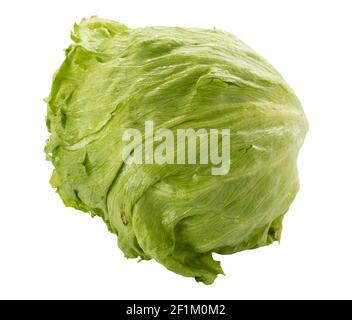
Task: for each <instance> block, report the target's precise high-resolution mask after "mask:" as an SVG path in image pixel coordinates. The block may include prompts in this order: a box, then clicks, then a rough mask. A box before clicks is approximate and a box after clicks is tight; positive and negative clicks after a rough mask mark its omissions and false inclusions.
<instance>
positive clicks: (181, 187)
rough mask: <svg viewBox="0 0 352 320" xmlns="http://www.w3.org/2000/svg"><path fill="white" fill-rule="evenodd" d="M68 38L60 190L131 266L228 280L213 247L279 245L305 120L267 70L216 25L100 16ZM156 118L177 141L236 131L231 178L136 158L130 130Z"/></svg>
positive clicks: (57, 135)
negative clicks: (131, 159)
mask: <svg viewBox="0 0 352 320" xmlns="http://www.w3.org/2000/svg"><path fill="white" fill-rule="evenodd" d="M71 38H72V40H73V44H71V45H70V46H69V47H68V49H66V52H65V54H66V58H65V60H64V62H63V64H62V65H61V67H60V68H59V69H58V71H57V72H56V74H55V76H54V79H53V83H52V88H51V93H50V96H49V97H48V98H47V100H46V101H47V104H48V111H47V118H46V123H47V127H48V130H49V132H50V133H51V135H50V138H49V139H48V141H47V144H46V154H47V157H48V159H49V160H50V161H51V162H52V163H53V165H54V167H55V169H54V171H53V175H52V178H51V184H52V186H53V187H55V188H56V189H57V192H58V193H59V195H60V196H61V198H62V200H63V202H64V204H65V205H66V206H70V207H74V208H77V209H79V210H82V211H85V212H89V213H91V214H92V215H93V216H99V217H101V218H102V219H103V220H104V221H105V223H106V224H107V226H108V229H109V230H110V231H111V232H113V233H114V234H116V235H118V246H119V247H120V249H121V250H122V251H123V253H124V255H125V256H126V257H127V258H137V257H139V258H141V259H145V260H148V259H155V260H156V261H158V262H159V263H160V264H162V265H164V266H165V267H166V268H168V269H169V270H171V271H173V272H176V273H178V274H180V275H183V276H187V277H194V278H195V279H196V280H197V281H202V282H204V283H206V284H211V283H213V281H214V279H215V278H216V276H217V274H221V273H223V271H222V269H221V267H220V263H219V262H218V261H215V260H214V259H213V257H212V253H219V254H232V253H235V252H238V251H242V250H247V249H254V248H258V247H261V246H265V245H268V244H271V243H272V242H274V241H278V240H279V239H280V235H281V229H282V220H283V217H284V214H285V213H286V212H287V210H288V208H289V206H290V204H291V203H292V201H293V199H294V197H295V195H296V193H297V191H298V188H299V182H298V176H297V167H296V161H297V155H298V152H299V149H300V147H301V145H302V143H303V140H304V137H305V134H306V131H307V127H308V125H307V120H306V117H305V115H304V112H303V110H302V107H301V104H300V102H299V100H298V99H297V97H296V96H295V94H294V92H293V91H292V89H291V88H290V87H289V86H288V85H287V84H286V82H285V81H284V80H283V78H282V77H281V75H280V74H279V73H278V72H277V71H276V70H275V69H274V68H273V67H272V66H271V65H270V64H268V62H266V61H265V60H264V59H263V58H261V57H260V56H259V55H258V54H256V53H255V52H254V51H253V50H252V49H251V48H249V47H248V46H247V45H246V44H244V43H243V42H242V41H240V40H239V39H237V38H236V37H235V36H233V35H232V34H230V33H227V32H223V31H219V30H216V29H210V30H206V29H195V28H194V29H185V28H177V27H147V28H138V29H131V28H128V27H126V26H125V25H123V24H121V23H118V22H114V21H110V20H104V19H100V18H98V17H92V18H90V19H83V20H82V21H81V23H80V24H79V25H75V26H74V29H73V32H72V36H71ZM146 121H153V123H154V128H155V130H156V129H161V128H163V129H168V130H169V131H171V132H174V133H175V134H176V131H177V130H179V129H186V128H193V129H194V130H198V129H201V128H204V129H207V130H208V129H209V130H210V129H211V128H218V129H229V130H230V147H231V149H230V150H231V152H230V158H229V160H230V162H229V164H230V166H229V169H228V171H227V172H226V174H221V175H213V174H212V173H211V170H210V167H211V166H212V164H206V163H199V161H198V162H196V163H185V164H178V163H170V162H166V163H161V164H160V163H159V164H156V163H139V164H137V163H126V161H125V159H124V157H123V149H124V147H125V145H126V143H125V142H124V141H123V139H122V137H123V134H124V132H125V131H126V130H127V129H128V128H135V129H138V130H140V132H142V140H143V141H146V140H147V137H146V135H145V134H144V133H145V131H144V128H145V122H146ZM153 143H154V142H153ZM155 143H156V142H155ZM159 143H160V142H159ZM136 148H137V146H136ZM175 149H176V145H175ZM168 150H169V149H168ZM172 151H173V150H172ZM133 152H134V150H132V152H131V154H132V153H133ZM167 152H168V151H167ZM209 152H211V151H210V150H209ZM141 267H142V266H141Z"/></svg>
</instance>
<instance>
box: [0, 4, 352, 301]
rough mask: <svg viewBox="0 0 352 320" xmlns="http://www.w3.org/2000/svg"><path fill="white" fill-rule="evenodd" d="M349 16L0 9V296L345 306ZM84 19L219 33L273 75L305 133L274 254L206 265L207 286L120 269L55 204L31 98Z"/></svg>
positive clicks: (350, 227) (300, 10) (350, 239)
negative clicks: (282, 82) (211, 277)
mask: <svg viewBox="0 0 352 320" xmlns="http://www.w3.org/2000/svg"><path fill="white" fill-rule="evenodd" d="M351 14H352V2H351V1H349V0H346V1H342V0H334V1H322V0H319V1H314V0H311V1H306V0H304V1H299V0H294V1H290V0H289V1H280V0H276V1H274V0H266V1H262V0H257V1H254V0H246V1H221V0H217V1H205V0H203V1H190V0H187V1H181V0H177V1H162V0H160V1H152V0H150V1H133V0H128V1H116V0H113V1H108V0H99V1H89V0H74V1H72V0H70V1H67V0H60V1H44V0H43V1H40V0H33V1H25V0H23V1H18V0H12V1H2V2H1V4H0V34H1V38H0V40H1V42H0V85H1V86H0V88H1V94H0V97H1V107H0V114H1V117H0V122H1V126H0V133H1V146H0V147H1V149H0V150H1V157H0V172H1V176H0V199H1V204H0V206H1V207H0V298H49V299H50V298H98V299H100V298H108V299H110V298H111V299H147V298H149V299H158V298H159V299H177V298H182V299H197V298H198V299H222V298H224V299H246V298H254V299H261V298H264V299H285V298H303V299H305V298H350V299H351V298H352V289H351V288H352V272H351V270H352V256H351V254H352V249H351V246H352V208H351V198H352V187H351V180H352V173H351V172H352V170H351V164H352V152H351V147H352V144H351V138H352V124H351V123H352V99H351V94H352V80H351V79H352V62H351V60H352V41H351V39H352V36H351V33H352V19H351ZM91 15H98V16H100V17H102V18H109V19H114V20H118V21H120V22H123V23H125V24H127V25H128V26H130V27H144V26H150V25H177V26H185V27H188V26H194V27H205V28H212V27H216V28H219V29H224V30H226V31H230V32H232V33H234V34H235V35H237V36H238V37H239V38H241V39H242V40H244V41H245V42H246V43H247V44H249V45H250V46H251V47H252V48H254V49H255V50H256V51H257V52H258V53H259V54H261V55H262V56H264V57H265V58H266V59H267V60H268V61H269V62H270V63H271V64H273V65H274V66H275V68H277V69H278V70H279V72H280V73H281V74H282V75H283V76H284V78H285V79H286V80H287V82H288V83H289V84H290V86H291V87H292V88H293V89H294V90H295V92H296V93H297V95H298V97H299V98H300V100H301V102H302V104H303V106H304V108H305V111H306V114H307V117H308V120H309V123H310V131H309V133H308V135H307V138H306V141H305V144H304V147H303V149H302V152H301V154H300V158H299V170H300V179H301V190H300V192H299V194H298V196H297V198H296V200H295V202H294V204H293V205H292V207H291V209H290V211H289V213H288V214H287V216H286V219H285V221H284V231H283V237H282V241H281V244H280V245H277V244H276V245H272V246H269V247H266V248H261V249H258V250H254V251H247V252H243V253H238V254H235V255H230V256H221V257H219V256H217V258H220V260H221V261H222V266H223V269H224V270H225V272H226V276H225V277H224V276H219V277H218V279H217V280H216V282H215V283H214V285H212V286H205V285H203V284H201V283H196V282H195V281H194V280H193V279H191V278H184V277H181V276H178V275H176V274H174V273H171V272H169V271H167V270H166V269H165V268H164V267H163V266H161V265H159V264H157V263H156V262H153V261H149V262H141V263H137V261H136V260H126V259H125V258H124V257H123V254H122V252H121V251H120V250H119V249H118V248H117V245H116V237H115V236H114V235H112V234H110V233H109V232H107V230H106V227H105V225H104V224H103V222H102V221H100V220H99V219H98V218H96V219H91V218H90V216H89V215H87V214H84V213H81V212H79V211H76V210H74V209H71V208H65V207H64V205H63V204H62V202H61V199H60V198H59V196H58V195H57V194H55V192H54V190H53V189H52V188H51V187H50V186H49V183H48V180H49V177H50V174H51V170H52V166H51V164H50V163H48V162H46V161H45V155H44V153H43V148H44V143H45V139H46V138H47V137H48V133H47V131H46V127H45V114H46V105H45V103H44V102H43V98H44V97H46V96H47V95H48V93H49V89H50V84H51V78H52V74H53V73H54V71H55V70H56V69H57V68H58V66H59V65H60V64H61V62H62V61H63V58H64V53H63V49H64V48H66V47H67V46H68V45H69V44H70V39H69V32H70V30H71V28H72V25H73V23H74V22H79V21H80V19H81V18H83V17H89V16H91Z"/></svg>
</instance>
